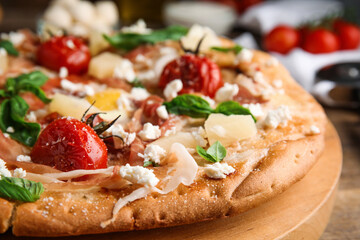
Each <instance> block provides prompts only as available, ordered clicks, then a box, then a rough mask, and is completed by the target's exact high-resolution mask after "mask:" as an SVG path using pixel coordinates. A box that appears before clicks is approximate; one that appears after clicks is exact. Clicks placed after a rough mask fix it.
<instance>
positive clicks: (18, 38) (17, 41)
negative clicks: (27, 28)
mask: <svg viewBox="0 0 360 240" xmlns="http://www.w3.org/2000/svg"><path fill="white" fill-rule="evenodd" d="M1 39H4V40H9V41H10V42H11V43H12V44H13V45H14V46H15V47H18V46H20V45H21V44H22V43H23V42H24V41H25V35H24V34H23V33H20V32H9V34H7V33H1Z"/></svg>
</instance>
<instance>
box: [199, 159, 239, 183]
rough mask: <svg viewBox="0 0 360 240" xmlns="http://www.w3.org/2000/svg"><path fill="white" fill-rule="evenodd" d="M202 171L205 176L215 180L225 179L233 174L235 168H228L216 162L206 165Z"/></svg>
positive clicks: (224, 164) (226, 165)
mask: <svg viewBox="0 0 360 240" xmlns="http://www.w3.org/2000/svg"><path fill="white" fill-rule="evenodd" d="M204 170H205V174H206V175H207V176H208V177H210V178H215V179H221V178H226V175H229V174H231V173H233V172H235V168H233V167H232V166H229V165H228V164H227V163H220V162H216V163H214V164H206V165H205V167H204Z"/></svg>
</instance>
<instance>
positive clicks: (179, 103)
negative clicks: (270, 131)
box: [163, 94, 256, 122]
mask: <svg viewBox="0 0 360 240" xmlns="http://www.w3.org/2000/svg"><path fill="white" fill-rule="evenodd" d="M163 105H165V107H166V109H167V110H168V112H170V113H173V114H176V115H187V116H190V117H193V118H207V117H208V116H209V115H210V114H211V113H222V114H224V115H227V116H229V115H251V116H252V118H253V119H254V121H255V122H256V118H255V117H254V116H253V115H252V114H251V112H250V110H249V109H247V108H244V107H243V106H241V105H240V104H239V103H238V102H235V101H227V102H223V103H220V104H219V105H218V106H217V108H216V109H212V108H211V107H210V105H209V103H208V102H207V101H206V100H204V99H203V98H201V97H199V96H196V95H191V94H182V95H179V96H177V97H176V98H174V99H173V100H171V101H170V102H164V103H163Z"/></svg>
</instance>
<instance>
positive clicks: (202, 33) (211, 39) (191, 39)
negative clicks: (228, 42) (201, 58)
mask: <svg viewBox="0 0 360 240" xmlns="http://www.w3.org/2000/svg"><path fill="white" fill-rule="evenodd" d="M202 38H203V41H202V42H201V45H200V51H201V52H204V51H207V50H208V49H209V48H211V47H215V46H221V41H220V39H219V38H218V36H217V35H216V33H215V32H214V31H213V30H212V29H210V28H209V27H203V26H200V25H198V24H195V25H193V26H192V27H191V28H190V29H189V31H188V33H187V34H186V36H184V37H182V38H181V42H182V44H183V46H184V47H185V48H186V49H189V50H193V51H194V50H195V49H196V47H197V46H198V44H199V42H200V40H201V39H202Z"/></svg>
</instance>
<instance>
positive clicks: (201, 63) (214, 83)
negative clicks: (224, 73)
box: [159, 54, 224, 97]
mask: <svg viewBox="0 0 360 240" xmlns="http://www.w3.org/2000/svg"><path fill="white" fill-rule="evenodd" d="M175 79H180V80H181V81H182V83H183V89H182V90H181V91H180V93H193V92H199V93H202V94H204V95H206V96H209V97H214V96H215V93H216V91H217V90H218V89H219V88H221V87H222V86H223V85H224V83H223V81H222V79H221V73H220V69H219V67H218V65H216V63H214V62H213V61H211V60H210V59H208V58H206V57H200V56H197V55H195V54H185V55H183V56H181V57H180V58H178V59H175V60H173V61H171V62H169V63H168V64H167V65H166V66H165V68H164V70H163V72H162V74H161V77H160V81H159V87H160V88H165V87H166V85H167V84H168V83H169V82H171V81H173V80H175Z"/></svg>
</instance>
